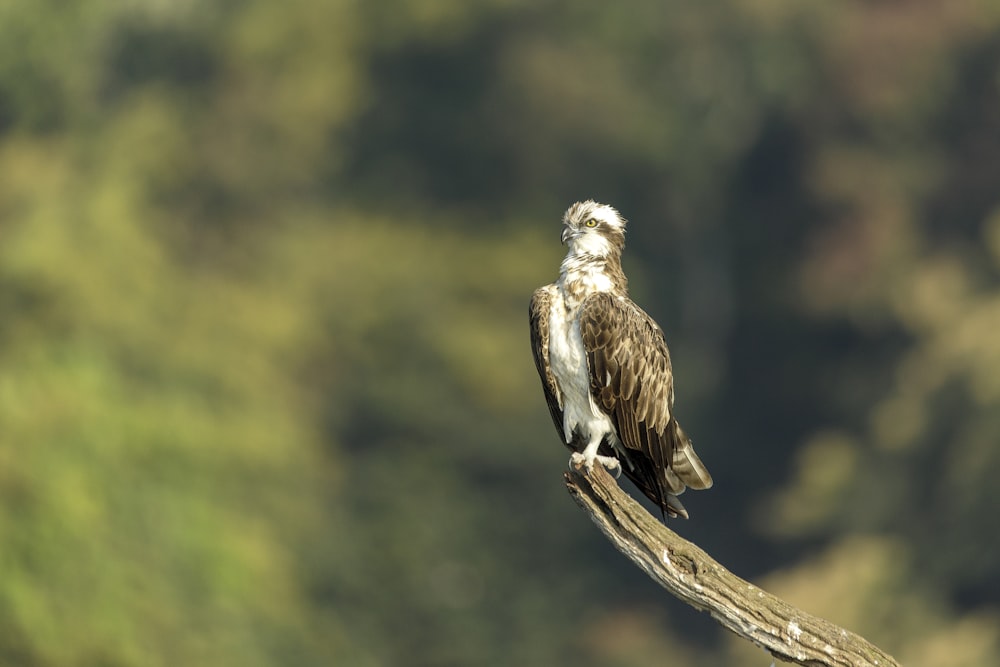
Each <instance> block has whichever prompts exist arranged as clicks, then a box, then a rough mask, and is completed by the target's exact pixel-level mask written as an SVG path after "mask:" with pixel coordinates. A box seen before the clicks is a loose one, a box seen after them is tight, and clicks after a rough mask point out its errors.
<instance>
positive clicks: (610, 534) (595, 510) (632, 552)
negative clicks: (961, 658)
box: [566, 464, 899, 667]
mask: <svg viewBox="0 0 1000 667" xmlns="http://www.w3.org/2000/svg"><path fill="white" fill-rule="evenodd" d="M566 486H567V488H568V489H569V492H570V495H572V496H573V499H574V500H576V502H577V504H578V505H579V506H580V507H582V508H583V509H584V510H585V511H586V512H587V513H588V514H590V518H591V519H593V521H594V523H596V524H597V527H598V528H600V529H601V531H602V532H603V533H604V535H605V536H606V537H607V538H608V539H609V540H610V541H611V543H612V544H613V545H614V546H615V548H616V549H618V551H620V552H622V553H623V554H625V555H626V556H628V557H629V558H630V559H631V560H632V562H634V563H635V564H636V565H638V566H639V567H640V568H642V570H643V571H645V572H646V574H648V575H649V576H650V577H652V578H653V580H654V581H656V582H657V583H658V584H660V585H661V586H663V587H664V588H666V589H667V590H668V591H670V592H671V593H673V594H674V595H675V596H676V597H678V598H680V599H681V600H683V601H684V602H686V603H688V604H689V605H691V606H692V607H694V608H695V609H697V610H699V611H707V612H708V613H709V614H711V616H712V618H714V619H715V620H716V621H718V622H719V623H720V624H721V625H722V626H723V627H725V628H726V629H728V630H731V631H732V632H734V633H736V634H737V635H739V636H740V637H743V638H744V639H748V640H750V641H752V642H753V643H754V644H756V645H757V646H760V647H761V648H763V649H764V650H766V651H768V652H770V653H771V655H773V656H774V657H775V658H778V659H779V660H784V661H786V662H794V663H797V664H800V665H807V666H808V667H818V666H825V667H899V663H897V662H896V661H895V660H894V659H893V658H892V656H890V655H889V654H887V653H886V652H884V651H882V650H881V649H880V648H878V647H877V646H875V645H873V644H871V643H870V642H868V641H867V640H866V639H864V638H863V637H860V636H858V635H856V634H854V633H853V632H849V631H848V630H844V629H843V628H840V627H837V626H836V625H834V624H833V623H830V622H829V621H825V620H823V619H821V618H817V617H816V616H812V615H811V614H807V613H806V612H804V611H801V610H799V609H796V608H795V607H793V606H792V605H790V604H788V603H787V602H785V601H784V600H782V599H780V598H777V597H775V596H774V595H771V594H770V593H767V592H766V591H763V590H761V589H760V588H757V587H756V586H754V585H753V584H751V583H749V582H747V581H744V580H743V579H740V578H739V577H737V576H736V575H734V574H733V573H732V572H730V571H729V570H727V569H726V568H724V567H722V566H721V565H719V564H718V563H717V562H715V560H713V559H712V557H711V556H709V555H708V554H707V553H705V552H704V551H702V550H701V549H699V548H698V547H696V546H695V545H694V544H692V543H691V542H688V541H687V540H685V539H683V538H682V537H680V536H679V535H677V533H675V532H674V531H672V530H670V529H669V528H667V527H666V526H664V525H663V524H662V523H661V522H660V521H659V520H657V519H656V518H654V517H653V516H652V515H650V514H649V513H648V512H647V511H646V510H645V509H643V507H642V506H641V505H640V504H639V503H637V502H636V501H635V500H633V499H632V498H631V497H629V496H628V494H626V493H625V492H624V491H622V490H621V489H620V488H619V487H618V484H617V483H615V481H614V479H612V478H611V475H609V474H608V472H607V471H606V470H605V469H604V468H603V467H602V466H599V465H598V466H595V467H594V470H593V472H591V473H590V474H587V473H585V472H584V471H582V470H581V469H580V468H579V467H575V466H573V465H572V464H571V469H570V471H569V472H567V473H566Z"/></svg>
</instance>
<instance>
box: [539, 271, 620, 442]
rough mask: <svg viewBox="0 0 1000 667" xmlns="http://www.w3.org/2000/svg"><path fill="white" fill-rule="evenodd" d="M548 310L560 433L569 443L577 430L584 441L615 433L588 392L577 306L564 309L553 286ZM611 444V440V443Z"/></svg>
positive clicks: (586, 367)
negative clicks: (561, 424) (552, 294)
mask: <svg viewBox="0 0 1000 667" xmlns="http://www.w3.org/2000/svg"><path fill="white" fill-rule="evenodd" d="M553 292H554V296H555V298H554V299H553V300H552V310H551V311H550V312H549V364H550V365H551V366H552V375H553V376H555V380H556V384H557V385H558V386H559V393H560V395H561V397H562V406H561V407H562V410H563V437H564V438H565V440H566V442H567V443H569V442H571V441H572V439H573V433H574V431H575V432H578V433H579V434H580V435H581V436H582V438H583V441H584V442H585V443H591V442H595V441H598V442H599V441H600V439H601V438H603V437H604V436H605V435H609V434H610V435H611V436H612V438H611V439H612V440H613V441H617V434H616V433H615V431H614V425H613V424H612V423H611V420H610V418H609V417H608V416H607V415H606V414H604V412H602V411H601V410H600V409H599V408H598V407H597V404H596V403H595V402H594V399H593V396H592V395H591V393H590V367H589V365H588V362H587V352H586V349H585V348H584V346H583V337H582V336H581V333H580V322H579V319H578V314H579V308H578V307H577V308H574V309H572V310H567V309H566V305H565V302H564V301H563V297H562V292H561V290H559V289H558V288H556V289H554V290H553ZM612 444H614V443H612Z"/></svg>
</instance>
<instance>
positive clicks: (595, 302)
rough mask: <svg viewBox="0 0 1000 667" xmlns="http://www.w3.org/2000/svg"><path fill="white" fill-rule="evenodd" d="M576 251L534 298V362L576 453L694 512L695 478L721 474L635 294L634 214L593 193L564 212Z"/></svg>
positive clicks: (568, 239)
mask: <svg viewBox="0 0 1000 667" xmlns="http://www.w3.org/2000/svg"><path fill="white" fill-rule="evenodd" d="M562 242H563V243H564V244H568V246H569V252H567V253H566V258H565V259H564V260H563V262H562V266H561V267H560V270H559V280H557V281H556V282H555V283H553V284H551V285H546V286H545V287H540V288H538V289H537V290H536V291H535V293H534V295H533V296H532V297H531V307H530V311H529V315H530V317H529V320H530V323H531V347H532V352H533V354H534V357H535V366H536V368H537V369H538V375H539V377H540V378H541V380H542V389H543V390H544V391H545V400H546V401H548V404H549V412H550V413H551V414H552V420H553V422H555V425H556V430H557V431H558V432H559V435H560V436H561V437H562V439H563V442H564V443H566V445H567V446H568V447H569V448H570V449H571V450H572V451H573V454H572V456H571V460H575V461H580V460H582V462H583V463H584V464H585V465H586V467H587V470H591V469H592V468H593V465H594V462H595V461H597V462H599V463H601V464H602V465H604V466H605V467H607V468H608V469H610V470H612V471H614V472H617V473H619V474H620V473H621V472H624V473H625V475H626V476H627V477H628V478H629V479H631V480H632V482H634V483H635V485H636V486H637V487H639V489H640V490H642V492H643V493H645V494H646V496H648V497H649V498H650V499H651V500H652V501H653V502H654V503H656V504H657V505H658V506H659V507H660V509H661V511H662V512H663V513H664V516H671V517H678V516H679V517H684V518H687V516H688V514H687V511H686V510H685V509H684V506H683V505H682V504H681V502H680V500H678V498H677V496H679V495H680V494H681V493H682V492H683V491H684V489H685V488H686V487H691V488H692V489H707V488H709V487H710V486H712V476H711V475H710V474H709V473H708V470H707V469H706V468H705V466H704V464H703V463H702V462H701V460H700V459H699V458H698V456H697V454H695V452H694V448H693V447H692V446H691V441H690V440H689V439H688V437H687V435H686V434H685V433H684V431H683V430H682V429H681V427H680V424H678V423H677V420H676V419H675V418H674V413H673V408H674V378H673V373H672V372H671V368H670V353H669V352H668V351H667V344H666V342H665V341H664V339H663V331H662V330H661V329H660V327H659V326H657V324H656V322H654V321H653V318H651V317H650V316H649V315H647V314H646V312H645V311H643V310H642V309H641V308H639V306H637V305H636V304H635V303H633V302H632V300H631V299H629V297H628V289H627V287H628V280H627V279H626V278H625V274H624V273H623V272H622V267H621V254H622V249H623V248H624V247H625V220H624V219H623V218H622V217H621V215H619V213H618V211H616V210H615V209H614V208H612V207H610V206H607V205H606V204H598V203H597V202H594V201H585V202H578V203H576V204H573V205H572V206H570V207H569V210H567V211H566V214H565V215H564V216H563V231H562Z"/></svg>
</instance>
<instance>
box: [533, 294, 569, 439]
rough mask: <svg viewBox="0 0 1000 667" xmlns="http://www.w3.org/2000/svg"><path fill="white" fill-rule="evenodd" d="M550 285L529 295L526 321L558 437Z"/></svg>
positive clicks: (560, 417) (559, 417) (560, 424)
mask: <svg viewBox="0 0 1000 667" xmlns="http://www.w3.org/2000/svg"><path fill="white" fill-rule="evenodd" d="M551 289H552V286H551V285H548V286H546V287H539V288H538V289H537V290H535V293H534V294H533V295H532V296H531V305H530V306H529V307H528V321H529V323H530V325H531V353H532V355H533V356H534V357H535V368H536V369H537V370H538V377H540V378H541V380H542V389H543V390H544V391H545V402H546V403H548V405H549V414H551V415H552V421H553V422H554V423H555V425H556V430H557V431H559V434H560V439H561V438H562V433H563V409H562V396H561V394H560V393H559V386H558V385H557V384H556V378H555V376H554V375H552V366H551V365H550V364H549V313H550V312H551V309H552V291H551Z"/></svg>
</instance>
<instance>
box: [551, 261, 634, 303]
mask: <svg viewBox="0 0 1000 667" xmlns="http://www.w3.org/2000/svg"><path fill="white" fill-rule="evenodd" d="M558 285H559V289H560V290H562V293H563V299H564V301H565V303H566V306H567V308H571V309H575V308H576V307H577V306H579V305H580V303H582V302H583V300H584V299H585V298H587V297H588V296H590V295H591V294H594V293H595V292H611V293H614V294H620V295H622V296H625V295H627V294H628V279H627V278H626V277H625V273H624V272H623V271H622V263H621V255H620V254H617V253H613V254H610V255H607V256H596V255H581V254H577V253H574V252H573V251H572V250H570V252H569V253H568V254H567V255H566V259H564V260H563V263H562V266H561V267H560V270H559V283H558Z"/></svg>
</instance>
